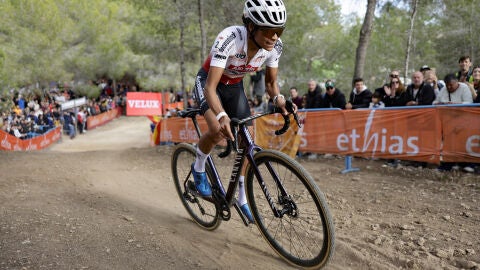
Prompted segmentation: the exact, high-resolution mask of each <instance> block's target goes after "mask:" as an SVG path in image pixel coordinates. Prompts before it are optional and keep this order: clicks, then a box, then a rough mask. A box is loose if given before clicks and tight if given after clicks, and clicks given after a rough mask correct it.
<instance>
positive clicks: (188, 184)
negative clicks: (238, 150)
mask: <svg viewBox="0 0 480 270" xmlns="http://www.w3.org/2000/svg"><path fill="white" fill-rule="evenodd" d="M195 155H196V149H195V147H193V146H192V145H190V144H186V143H180V144H178V145H177V148H176V149H175V151H174V152H173V154H172V164H171V166H172V176H173V182H174V184H175V189H176V190H177V193H178V196H179V197H180V200H181V201H182V203H183V206H184V207H185V209H186V210H187V212H188V214H189V215H190V216H191V217H192V218H193V220H194V221H195V222H196V223H197V224H198V225H199V226H200V227H202V228H204V229H207V230H214V229H216V228H217V227H218V226H219V225H220V222H221V219H220V218H219V215H218V210H217V207H216V205H215V204H214V203H212V202H209V201H206V200H204V199H202V198H201V197H197V196H196V195H195V193H194V192H191V190H193V189H195V186H194V182H193V174H192V169H191V165H192V163H193V162H194V161H195ZM206 166H207V172H209V171H211V170H210V169H209V165H208V163H207V164H206ZM207 175H209V174H208V173H207ZM209 177H210V176H209Z"/></svg>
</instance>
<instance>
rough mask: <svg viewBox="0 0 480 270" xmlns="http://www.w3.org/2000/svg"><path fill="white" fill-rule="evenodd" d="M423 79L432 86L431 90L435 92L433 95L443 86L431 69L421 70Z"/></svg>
mask: <svg viewBox="0 0 480 270" xmlns="http://www.w3.org/2000/svg"><path fill="white" fill-rule="evenodd" d="M423 81H424V82H425V83H428V84H430V85H431V86H432V88H433V92H434V93H435V97H436V96H437V95H438V93H439V92H440V89H442V88H443V87H444V86H445V84H444V83H443V82H442V81H441V80H438V78H437V74H436V72H435V70H433V69H430V70H426V71H425V72H423Z"/></svg>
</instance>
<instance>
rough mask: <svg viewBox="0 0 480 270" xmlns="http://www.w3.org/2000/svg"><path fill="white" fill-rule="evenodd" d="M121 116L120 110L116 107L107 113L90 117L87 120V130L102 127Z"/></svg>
mask: <svg viewBox="0 0 480 270" xmlns="http://www.w3.org/2000/svg"><path fill="white" fill-rule="evenodd" d="M121 114H122V108H121V107H117V108H115V109H112V110H109V111H107V112H104V113H101V114H98V115H92V116H89V117H88V118H87V130H92V129H94V128H96V127H98V126H101V125H104V124H106V123H108V122H110V121H111V120H112V119H114V118H116V117H119V116H120V115H121Z"/></svg>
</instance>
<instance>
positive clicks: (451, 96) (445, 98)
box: [433, 74, 473, 104]
mask: <svg viewBox="0 0 480 270" xmlns="http://www.w3.org/2000/svg"><path fill="white" fill-rule="evenodd" d="M444 81H445V87H443V88H442V89H441V90H440V93H439V94H438V96H437V98H436V99H435V101H434V102H433V104H468V103H473V98H472V93H471V92H470V89H469V87H468V85H467V84H466V83H461V82H459V81H458V78H457V77H456V76H455V75H454V74H448V75H447V76H445V79H444Z"/></svg>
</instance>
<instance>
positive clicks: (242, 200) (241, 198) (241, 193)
mask: <svg viewBox="0 0 480 270" xmlns="http://www.w3.org/2000/svg"><path fill="white" fill-rule="evenodd" d="M244 182H245V176H243V175H240V178H239V180H238V204H239V205H240V206H242V205H244V204H246V203H247V197H246V196H245V183H244Z"/></svg>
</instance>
